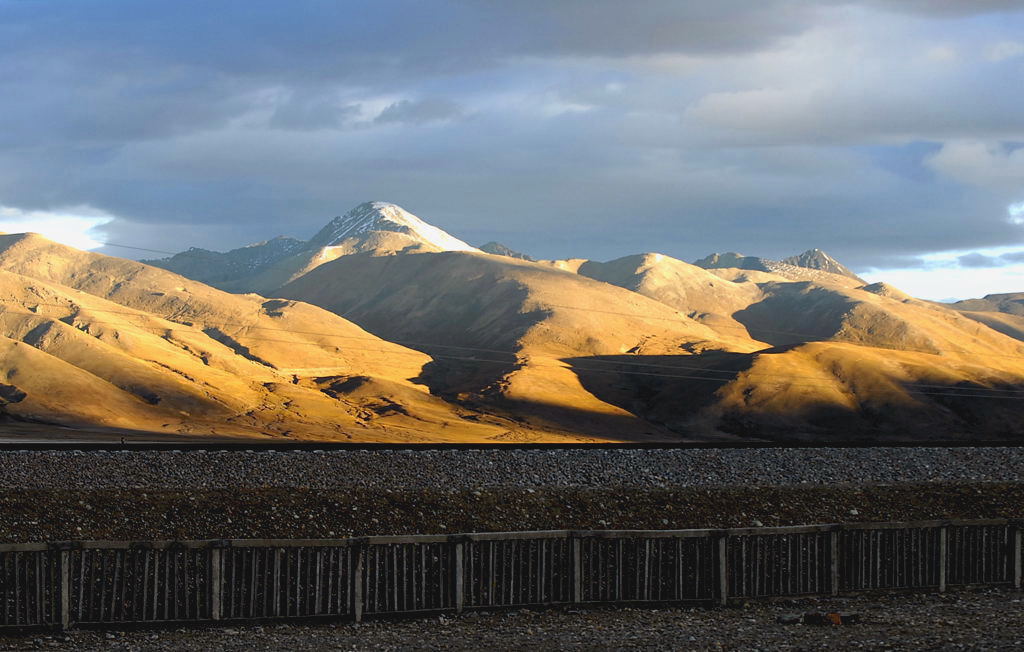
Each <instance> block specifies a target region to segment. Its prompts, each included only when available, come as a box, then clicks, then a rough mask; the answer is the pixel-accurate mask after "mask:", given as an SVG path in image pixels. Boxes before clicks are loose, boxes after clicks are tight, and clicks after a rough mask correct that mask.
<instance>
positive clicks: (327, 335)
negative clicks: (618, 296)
mask: <svg viewBox="0 0 1024 652" xmlns="http://www.w3.org/2000/svg"><path fill="white" fill-rule="evenodd" d="M90 296H92V295H90ZM0 302H6V303H17V304H21V305H25V306H26V307H27V304H29V303H31V304H32V305H35V306H47V307H51V308H64V309H68V308H69V306H67V305H64V304H59V303H43V302H36V301H31V302H29V301H25V300H21V299H0ZM310 305H312V304H310ZM84 310H87V311H91V312H100V313H105V314H114V315H125V316H129V317H150V318H157V319H165V320H166V321H171V322H172V323H180V322H174V321H173V319H171V318H167V317H160V316H158V315H153V314H150V313H145V312H143V311H141V310H138V311H128V310H108V309H103V308H92V307H88V308H84ZM328 312H329V311H328ZM31 314H35V313H31ZM330 314H333V313H330ZM93 323H107V324H118V323H120V322H99V321H94V322H93ZM203 324H204V325H205V326H207V327H216V326H223V327H234V328H245V329H255V330H263V331H270V332H276V333H287V334H289V335H311V336H316V337H324V338H334V339H353V340H365V341H372V342H379V341H384V342H388V343H391V344H400V345H402V346H407V347H411V348H416V347H423V348H441V349H452V350H456V351H473V352H479V353H495V354H499V355H518V352H516V351H511V350H508V349H493V348H483V347H471V346H464V345H457V344H438V343H433V342H419V341H413V340H400V339H396V340H391V339H384V338H381V337H376V336H370V337H367V336H361V335H341V334H337V333H324V332H322V331H301V330H290V329H285V328H273V327H269V326H259V325H256V324H247V323H243V322H221V321H205V320H204V321H203ZM184 325H188V324H184ZM245 337H253V336H250V335H246V336H245ZM267 341H271V340H267ZM273 341H277V342H289V341H290V340H273ZM840 343H843V344H854V345H856V346H863V345H861V344H858V343H855V342H840ZM868 348H878V347H868ZM887 350H894V351H900V352H902V351H906V350H905V349H887ZM909 352H919V351H913V350H911V351H909ZM720 353H721V354H723V355H730V354H732V355H753V354H756V353H758V352H757V351H754V352H751V353H750V354H743V353H739V354H737V353H733V352H729V351H722V352H720ZM953 353H958V354H960V355H975V354H974V353H967V352H959V351H957V352H953ZM526 355H531V354H529V353H527V354H526ZM1022 359H1024V358H1022ZM590 362H600V363H602V364H609V365H620V366H623V365H625V366H634V367H651V368H660V369H689V370H694V371H700V372H703V373H721V374H733V375H735V374H736V373H738V372H734V371H729V370H720V369H708V368H707V367H705V366H701V365H686V364H655V363H648V362H632V361H625V360H597V359H595V360H591V361H590ZM765 375H775V374H765ZM787 377H790V378H802V379H806V380H823V381H831V380H833V379H834V377H817V376H787ZM914 385H915V386H918V387H933V388H945V387H948V386H947V385H938V384H931V385H929V384H924V383H914ZM990 391H994V392H996V391H998V392H1014V391H1017V390H1003V389H998V388H990Z"/></svg>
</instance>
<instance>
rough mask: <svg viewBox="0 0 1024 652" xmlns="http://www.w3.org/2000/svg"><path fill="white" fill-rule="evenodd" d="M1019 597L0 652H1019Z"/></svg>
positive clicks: (470, 621) (93, 642)
mask: <svg viewBox="0 0 1024 652" xmlns="http://www.w3.org/2000/svg"><path fill="white" fill-rule="evenodd" d="M1022 598H1024V595H1022V594H1021V593H1019V592H1010V591H993V590H988V591H984V592H973V593H949V594H943V595H939V594H931V595H927V594H922V595H893V596H873V597H860V598H846V599H828V600H801V601H787V602H785V603H782V602H776V603H767V602H761V603H751V604H748V605H746V606H744V607H743V608H729V609H701V608H696V609H595V610H568V611H566V610H545V611H525V610H524V611H513V612H490V613H468V614H464V615H462V616H457V617H456V616H442V617H434V618H429V619H419V620H409V621H377V622H367V623H362V624H358V625H357V624H354V623H338V624H316V625H308V624H306V625H298V624H290V625H283V624H265V625H241V626H237V625H235V626H229V627H217V628H197V629H188V630H185V629H178V630H162V631H161V630H149V631H130V632H110V633H102V632H90V631H78V632H71V633H69V634H68V635H67V636H63V635H60V636H41V635H39V634H35V635H30V636H26V637H22V638H0V650H20V649H75V650H211V649H220V650H323V649H340V650H398V649H449V650H451V649H457V650H476V649H496V650H514V649H536V650H566V649H587V650H589V649H645V650H678V649H712V650H721V649H727V650H792V649H799V650H829V649H832V650H835V649H840V650H842V649H852V648H870V649H935V650H938V649H941V650H947V649H971V650H979V649H981V650H1005V649H1010V648H1019V647H1021V646H1024V599H1022ZM807 611H849V612H854V613H857V614H859V615H860V618H861V622H859V623H858V624H856V625H849V626H840V627H835V626H814V625H781V624H778V622H777V618H778V617H779V616H781V615H786V614H794V613H804V612H807Z"/></svg>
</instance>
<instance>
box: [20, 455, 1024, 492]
mask: <svg viewBox="0 0 1024 652" xmlns="http://www.w3.org/2000/svg"><path fill="white" fill-rule="evenodd" d="M0 469H3V471H4V472H3V473H0V488H18V489H22V488H24V489H28V488H53V489H90V490H95V489H134V488H152V489H201V488H214V487H232V488H262V487H304V488H311V489H341V488H349V487H359V488H383V489H414V488H442V487H443V488H447V489H451V490H459V489H476V488H480V487H626V486H628V487H713V486H732V485H799V484H817V485H829V484H836V483H856V484H868V483H879V482H883V483H893V482H976V481H1000V482H1015V481H1022V480H1024V448H846V449H842V448H818V449H793V448H761V449H687V450H678V449H677V450H672V449H646V450H645V449H594V450H574V449H570V450H565V449H561V450H557V449H556V450H546V451H545V450H406V451H330V452H306V451H297V452H244V451H228V452H204V451H191V452H184V451H183V452H175V451H152V452H135V451H128V452H77V451H69V452H32V451H21V452H17V451H15V452H0Z"/></svg>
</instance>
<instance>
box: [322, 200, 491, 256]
mask: <svg viewBox="0 0 1024 652" xmlns="http://www.w3.org/2000/svg"><path fill="white" fill-rule="evenodd" d="M374 231H391V232H395V233H403V234H405V235H407V236H409V237H411V238H413V239H415V240H418V241H420V242H422V243H424V244H429V245H433V246H434V247H437V248H438V249H441V250H442V251H477V249H476V248H475V247H472V246H470V245H469V244H467V243H465V242H463V241H462V240H459V239H458V238H456V237H455V236H453V235H450V234H449V233H447V232H445V231H443V230H442V229H439V228H437V227H436V226H433V225H432V224H428V223H426V222H424V221H423V220H421V219H420V218H419V217H417V216H415V215H413V214H412V213H410V212H409V211H407V210H405V209H404V208H402V207H401V206H398V205H397V204H392V203H389V202H383V201H372V202H365V203H363V204H359V205H358V206H356V207H355V208H353V209H352V210H350V211H349V212H347V213H345V214H344V215H342V216H340V217H336V218H334V219H333V220H331V221H330V222H329V223H328V224H327V226H325V227H324V228H323V229H321V230H320V232H319V233H317V234H316V235H315V236H313V239H312V240H310V242H309V244H310V246H312V247H332V246H335V245H338V244H340V243H342V242H343V241H345V240H347V239H349V238H356V237H359V236H361V235H364V234H367V233H372V232H374Z"/></svg>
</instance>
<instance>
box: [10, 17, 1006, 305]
mask: <svg viewBox="0 0 1024 652" xmlns="http://www.w3.org/2000/svg"><path fill="white" fill-rule="evenodd" d="M0 43H3V47H2V48H0V98H3V99H2V101H0V231H8V232H15V231H24V230H35V231H40V232H43V233H46V234H48V235H51V236H52V237H56V238H58V239H62V240H64V241H66V242H68V243H69V244H73V245H76V246H82V247H97V246H100V245H101V244H102V243H104V242H110V243H118V244H126V245H132V246H135V247H140V248H143V249H145V248H150V249H154V250H162V251H178V250H182V249H185V248H188V247H190V246H198V247H206V248H211V249H218V250H225V249H230V248H233V247H237V246H241V245H244V244H248V243H251V242H255V241H260V240H264V239H267V238H270V237H274V236H276V235H280V234H284V235H290V236H295V237H300V238H308V237H310V236H311V235H312V234H313V233H315V232H316V231H317V230H318V229H319V228H320V227H321V226H322V225H323V224H324V223H326V222H327V221H328V220H330V219H331V218H332V217H334V216H336V215H339V214H342V213H344V212H346V211H347V210H349V209H350V208H352V207H353V206H355V205H357V204H359V203H361V202H364V201H371V200H380V201H391V202H394V203H397V204H399V205H401V206H403V207H404V208H406V209H407V210H409V211H411V212H413V213H415V214H417V215H419V216H420V217H422V218H424V219H425V220H427V221H428V222H431V223H433V224H435V225H437V226H439V227H441V228H444V229H445V230H447V231H449V232H450V233H452V234H453V235H455V236H457V237H459V238H461V239H463V240H466V241H468V242H471V243H474V244H482V243H483V242H486V241H489V240H498V241H500V242H503V243H504V244H506V245H508V246H510V247H512V248H514V249H517V250H521V251H525V252H527V253H529V254H531V255H533V256H535V257H540V258H567V257H586V258H593V259H598V260H608V259H611V258H616V257H619V256H623V255H628V254H633V253H638V252H646V251H657V252H660V253H664V254H668V255H670V256H675V257H677V258H682V259H684V260H690V261H692V260H695V259H697V258H700V257H703V256H705V255H707V254H708V253H711V252H715V251H719V252H721V251H738V252H741V253H744V254H748V255H759V256H765V257H769V258H781V257H785V256H788V255H792V254H794V253H798V252H800V251H803V250H806V249H809V248H812V247H819V248H821V249H824V250H826V251H828V252H829V253H831V254H832V255H834V256H835V257H836V258H838V259H840V260H841V261H843V262H844V263H846V264H847V265H849V266H850V267H852V268H853V269H855V270H856V271H858V272H859V273H861V275H862V276H864V277H865V278H867V279H869V280H882V279H884V280H887V281H889V282H892V283H894V284H895V285H897V286H899V287H902V288H903V289H904V290H906V291H908V292H911V293H913V294H916V295H918V296H921V297H924V298H932V299H944V298H963V297H969V296H980V295H982V294H986V293H990V292H1011V291H1024V110H1022V109H1021V107H1024V83H1022V82H1024V0H851V1H849V2H844V1H841V0H819V1H811V0H749V1H741V0H718V1H716V2H707V1H706V0H630V1H629V2H623V1H621V0H517V1H516V2H492V1H490V0H450V1H444V0H399V1H396V0H372V1H366V2H363V1H359V0H351V1H344V2H342V1H340V0H330V1H328V0H289V1H287V2H285V1H280V2H262V1H260V0H244V1H241V0H239V1H234V0H176V1H175V2H163V3H157V2H138V1H136V0H125V1H119V0H104V1H100V0H75V1H74V2H68V1H66V0H60V1H53V2H48V1H43V0H39V1H36V0H0ZM100 250H101V251H104V252H106V253H111V254H114V255H122V256H127V257H146V256H152V255H153V254H146V253H145V252H140V251H138V250H129V249H123V248H117V247H110V246H107V247H101V248H100Z"/></svg>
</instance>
